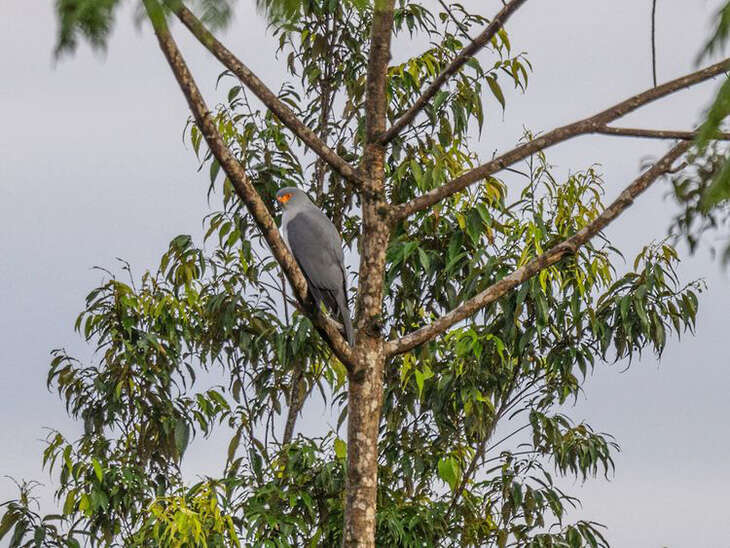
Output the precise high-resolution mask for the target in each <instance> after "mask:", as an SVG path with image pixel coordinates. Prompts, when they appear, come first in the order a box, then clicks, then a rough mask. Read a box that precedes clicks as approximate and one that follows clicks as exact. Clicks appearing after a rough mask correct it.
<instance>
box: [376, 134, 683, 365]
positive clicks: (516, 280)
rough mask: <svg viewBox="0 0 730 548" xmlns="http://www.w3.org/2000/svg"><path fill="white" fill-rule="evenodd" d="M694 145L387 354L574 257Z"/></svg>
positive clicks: (678, 148)
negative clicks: (588, 220)
mask: <svg viewBox="0 0 730 548" xmlns="http://www.w3.org/2000/svg"><path fill="white" fill-rule="evenodd" d="M690 146H691V143H690V142H688V141H682V142H681V143H679V144H677V145H675V146H674V147H673V148H672V149H671V150H670V151H669V152H668V153H667V154H665V155H664V156H663V157H662V158H661V159H659V160H658V161H657V162H656V163H655V164H654V165H653V166H652V167H651V168H649V169H648V170H647V171H646V172H644V173H643V174H642V175H641V176H640V177H639V178H638V179H636V180H635V181H634V182H633V183H631V184H630V185H629V186H627V187H626V188H625V189H624V191H623V192H622V193H621V194H620V195H619V197H618V198H617V199H616V200H615V201H614V202H613V203H611V205H609V206H608V207H607V208H606V209H605V210H604V211H603V213H601V214H600V215H599V216H598V217H596V218H595V219H594V220H593V222H591V223H590V224H588V225H587V226H585V227H584V228H582V229H581V230H579V231H578V232H576V233H575V234H574V235H573V236H571V237H570V238H567V239H565V240H563V241H562V242H560V243H559V244H557V245H555V246H553V247H551V248H550V249H549V250H547V251H546V252H545V253H543V254H542V255H540V256H538V257H535V258H534V259H532V260H531V261H530V262H528V263H527V264H525V265H523V266H522V267H520V268H518V269H517V270H515V271H514V272H512V273H511V274H508V275H507V276H505V277H504V278H502V279H501V280H499V281H498V282H496V283H494V284H492V285H491V286H489V287H488V288H487V289H485V290H484V291H482V292H481V293H479V294H477V295H476V296H474V297H472V298H471V299H469V300H468V301H465V302H464V303H462V304H461V305H460V306H458V307H456V308H455V309H453V310H452V311H451V312H449V313H447V314H446V315H444V316H442V317H441V318H439V319H437V320H435V321H434V322H432V323H431V324H429V325H426V326H424V327H422V328H420V329H418V330H416V331H414V332H413V333H410V334H408V335H406V336H405V337H402V338H400V339H395V340H391V341H389V342H388V343H387V344H386V353H387V354H388V355H389V356H393V355H396V354H402V353H404V352H408V351H409V350H411V349H412V348H415V347H416V346H418V345H420V344H423V343H425V342H427V341H429V340H431V339H433V338H434V337H436V336H437V335H440V334H441V333H443V332H444V331H446V330H447V329H449V328H450V327H452V326H453V325H455V324H457V323H458V322H460V321H462V320H464V319H466V318H468V317H469V316H471V315H473V314H475V313H476V312H478V311H479V310H481V309H482V308H484V307H485V306H487V305H489V304H491V303H493V302H494V301H496V300H497V299H499V298H501V297H503V296H504V295H506V294H507V293H508V292H509V291H510V290H511V289H513V288H515V287H517V286H518V285H520V284H522V283H523V282H525V281H526V280H529V279H530V278H532V277H533V276H535V275H536V274H538V273H539V272H540V271H542V270H544V269H546V268H548V267H549V266H551V265H553V264H555V263H557V262H558V261H559V260H560V259H562V258H563V257H564V256H565V255H567V254H574V253H575V252H576V251H577V250H578V248H579V247H581V246H582V245H584V244H585V243H586V242H588V241H589V240H590V239H591V238H593V237H594V236H595V235H596V234H598V233H599V232H600V231H601V230H603V229H604V228H605V227H606V226H607V225H608V224H609V223H611V222H612V221H613V220H615V219H616V218H617V217H618V216H619V215H620V214H621V213H622V212H623V211H624V210H626V209H627V208H628V207H629V206H631V205H632V204H633V202H634V199H635V198H636V197H637V196H638V195H639V194H641V193H642V192H644V191H645V190H646V189H647V188H648V187H649V186H650V185H651V184H652V183H653V182H654V181H656V179H657V178H658V177H659V176H660V175H663V174H665V173H667V172H668V171H669V170H670V169H671V168H672V164H673V163H674V161H675V160H676V159H677V158H679V157H680V156H682V154H684V153H685V152H686V151H687V150H688V149H689V148H690Z"/></svg>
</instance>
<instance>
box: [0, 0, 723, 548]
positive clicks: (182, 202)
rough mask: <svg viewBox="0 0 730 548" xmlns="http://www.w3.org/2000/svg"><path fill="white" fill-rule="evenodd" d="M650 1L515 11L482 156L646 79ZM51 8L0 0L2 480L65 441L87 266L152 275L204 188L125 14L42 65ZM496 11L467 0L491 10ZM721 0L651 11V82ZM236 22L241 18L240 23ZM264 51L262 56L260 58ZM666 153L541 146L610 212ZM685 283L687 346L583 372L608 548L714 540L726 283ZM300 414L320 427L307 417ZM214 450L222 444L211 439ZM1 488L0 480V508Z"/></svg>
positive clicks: (195, 456)
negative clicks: (654, 58) (52, 372)
mask: <svg viewBox="0 0 730 548" xmlns="http://www.w3.org/2000/svg"><path fill="white" fill-rule="evenodd" d="M650 3H651V2H650V0H612V1H606V0H600V1H599V0H530V1H529V2H528V3H527V5H526V7H524V8H523V9H522V10H521V11H520V12H519V13H518V14H517V15H516V16H515V17H514V19H513V21H512V22H511V24H510V25H509V31H510V33H511V40H512V43H513V45H514V47H515V48H517V49H521V50H525V51H527V53H528V55H529V59H530V60H531V62H532V63H533V65H534V69H535V70H534V73H533V74H531V78H530V86H529V89H528V93H527V95H525V96H521V95H518V94H516V93H510V94H509V95H508V108H507V111H506V112H505V114H504V116H502V113H501V112H500V111H498V110H497V109H494V108H493V109H492V110H491V111H490V112H489V114H488V125H487V131H486V135H485V138H484V141H483V144H482V145H481V150H482V151H483V152H484V154H485V155H487V154H489V153H491V151H493V150H494V149H496V148H498V149H502V150H504V149H505V148H506V147H508V146H511V145H512V144H513V143H514V142H515V140H516V139H517V138H518V137H519V136H520V135H521V133H522V128H523V125H524V126H527V127H529V128H530V129H532V130H534V131H540V130H547V129H550V128H551V127H553V126H555V125H558V124H562V123H566V122H569V121H572V120H574V119H577V118H578V117H582V116H584V115H588V114H591V113H593V112H595V111H597V110H598V109H600V108H603V107H606V106H609V105H611V104H613V103H615V102H616V101H618V100H620V99H622V98H624V97H626V96H628V95H630V94H633V93H636V92H638V91H641V90H643V89H645V88H646V87H648V86H650V85H651V80H650V56H649V41H648V29H649V12H650ZM52 4H53V2H52V1H51V0H44V1H36V2H33V3H31V2H28V1H27V0H0V74H2V75H3V76H2V79H1V80H0V120H2V126H1V127H0V416H1V417H2V418H3V420H2V426H0V448H1V449H0V474H9V475H12V476H14V477H17V478H27V479H31V478H35V479H39V480H41V481H44V482H45V483H46V484H47V489H46V492H48V490H49V489H50V488H51V485H50V481H49V478H48V476H47V475H46V474H43V473H42V472H41V467H40V452H41V450H42V448H43V444H42V443H41V442H40V441H39V439H40V438H42V437H43V435H44V431H43V427H44V426H48V427H53V428H59V429H61V430H62V431H64V432H65V433H67V434H68V435H70V436H73V435H74V434H75V433H76V432H78V431H79V426H78V425H76V424H74V423H72V422H71V421H70V420H69V419H68V418H67V417H66V415H65V412H64V409H63V406H62V404H61V402H60V401H59V400H58V398H57V397H56V396H55V395H54V394H50V393H48V392H47V391H46V389H45V376H46V371H47V368H48V362H49V351H50V349H52V348H56V347H60V346H64V347H66V348H67V349H68V350H69V351H70V352H71V353H73V354H77V355H80V356H82V357H83V356H88V355H89V349H88V348H87V347H86V346H85V345H84V344H82V342H81V341H80V340H79V338H78V337H77V336H76V335H75V334H74V333H73V330H72V325H73V321H74V320H75V317H76V314H77V313H78V312H79V311H80V310H81V308H82V306H83V298H84V296H85V295H86V293H87V292H88V291H89V290H90V289H91V288H92V287H94V286H95V285H96V284H97V283H98V282H99V281H100V279H101V274H100V273H99V272H98V271H94V270H91V267H92V266H94V265H101V266H107V267H112V268H114V267H115V257H123V258H124V259H126V260H128V261H129V262H130V263H131V264H132V265H133V267H134V268H135V269H136V271H137V272H141V271H142V270H144V269H146V268H154V267H155V266H156V264H157V260H158V259H159V255H160V253H161V252H162V251H163V250H164V249H165V248H166V245H167V243H168V242H169V240H170V238H171V237H173V236H175V235H176V234H179V233H192V234H194V235H196V234H199V233H200V220H201V218H202V216H203V215H204V214H205V213H206V211H207V204H206V201H205V191H206V190H207V180H206V176H205V175H200V174H197V173H196V172H195V168H196V167H197V166H196V163H195V161H194V156H193V154H192V153H191V151H189V150H186V149H185V148H184V146H183V144H182V141H181V133H182V129H183V126H184V123H185V120H186V118H187V110H186V106H185V104H184V101H183V99H182V96H181V95H180V93H179V90H178V89H177V87H176V84H175V82H174V80H173V78H172V76H171V74H170V73H169V71H168V69H167V67H166V65H165V64H164V61H163V59H162V57H161V56H160V54H159V52H158V50H157V48H156V44H155V42H154V40H153V37H152V35H151V32H150V30H149V29H147V28H145V29H143V30H142V31H141V32H138V31H137V30H135V28H134V26H133V24H132V20H131V15H123V16H122V17H121V18H120V20H119V21H118V23H117V30H116V32H115V33H114V38H113V40H112V43H111V46H110V50H109V53H108V55H107V56H105V57H103V56H95V55H93V54H91V53H90V52H89V51H88V49H87V48H85V47H82V48H81V50H80V51H79V53H78V54H77V55H76V56H75V57H74V58H73V59H68V60H65V61H62V62H61V63H59V64H58V65H57V66H54V64H53V63H52V59H51V51H52V46H53V40H54V34H55V25H54V21H53V18H52V14H51V5H52ZM497 4H498V3H497V2H495V1H490V2H477V1H476V0H475V1H473V2H471V5H472V6H482V5H486V6H488V7H484V8H480V9H481V10H482V13H484V14H485V15H487V16H489V15H490V14H492V13H494V11H495V7H496V6H497ZM718 4H719V1H718V0H713V1H705V0H659V5H658V12H659V13H658V46H659V48H658V73H659V79H660V80H666V79H669V78H673V77H676V76H678V75H681V74H683V73H685V72H688V71H691V70H692V69H693V67H694V64H693V62H694V58H695V55H696V53H697V51H698V50H699V48H700V45H701V43H702V40H703V38H704V37H705V36H706V35H707V31H708V21H709V18H710V16H711V14H713V13H714V10H715V9H716V7H717V5H718ZM252 5H253V2H251V1H250V0H241V1H240V2H239V16H238V20H237V21H236V23H235V24H234V25H233V26H232V28H231V29H230V30H229V32H228V33H227V36H226V41H227V42H228V43H229V44H230V46H231V47H232V49H233V50H234V51H236V52H238V53H240V55H241V56H242V58H243V59H244V61H245V62H247V63H248V64H249V65H250V66H251V67H252V68H253V69H255V70H257V71H258V72H259V74H260V76H261V77H262V78H263V79H264V80H265V81H266V82H268V83H269V84H270V85H271V86H272V87H278V85H279V83H281V82H282V80H283V78H284V71H283V63H282V62H273V61H272V60H271V57H270V56H269V55H268V51H269V50H268V49H267V48H265V47H263V46H262V44H271V43H272V41H271V39H270V38H267V37H266V35H265V23H264V21H263V20H262V19H261V17H260V16H259V15H258V14H256V13H255V12H254V10H253V9H252V8H249V6H252ZM244 9H245V14H244ZM182 45H183V48H184V51H185V53H186V55H187V56H188V59H189V61H190V64H191V65H192V68H193V70H194V72H195V74H196V76H197V78H198V81H199V83H200V84H201V86H202V87H203V88H204V90H205V91H206V92H207V93H208V95H209V97H213V95H212V93H213V84H214V82H215V78H216V76H217V75H218V73H219V72H220V69H219V67H218V66H217V65H215V63H213V62H211V60H210V59H209V58H207V57H206V56H205V55H204V54H203V53H202V52H201V51H200V50H199V49H198V48H197V47H196V46H195V45H194V44H192V43H191V42H190V41H187V40H182ZM264 52H266V54H264ZM716 85H717V83H710V84H705V85H703V86H700V87H698V88H697V89H694V90H691V91H688V92H682V93H681V94H680V95H678V96H677V97H674V98H671V99H669V100H665V101H662V102H660V103H657V104H654V105H652V106H650V107H648V108H646V109H644V110H642V111H640V112H639V113H637V114H635V115H632V116H631V117H629V118H628V119H627V120H625V123H626V125H637V126H641V125H643V126H647V127H650V126H653V127H662V128H676V129H685V128H689V127H691V126H692V125H693V124H694V123H695V122H696V121H697V120H698V118H699V114H700V112H701V110H702V108H704V107H705V106H706V105H707V103H708V101H709V99H710V97H711V95H712V91H713V89H715V87H716ZM666 148H667V143H658V142H651V141H645V140H634V139H623V138H621V139H619V138H610V137H601V138H594V137H585V138H580V139H577V140H575V141H573V142H571V143H568V144H564V145H560V146H559V147H556V148H555V149H553V150H551V151H550V152H549V158H550V159H551V160H552V162H553V163H554V164H557V166H558V167H559V169H561V170H562V171H563V172H567V171H568V170H570V169H573V170H575V169H579V168H582V167H586V166H587V165H589V164H591V163H593V162H600V163H601V164H602V166H603V168H602V169H603V172H604V174H605V180H606V181H607V189H608V191H607V192H608V196H607V198H608V199H611V198H612V197H614V196H615V195H616V193H617V192H618V190H619V189H620V188H622V187H623V186H624V185H625V184H627V183H628V182H629V181H630V180H632V179H633V178H634V177H635V176H636V175H637V173H638V169H639V164H640V161H641V159H642V158H643V157H646V156H649V155H658V154H660V153H662V152H663V151H665V150H666ZM666 190H667V189H666V187H657V188H654V189H652V190H651V191H650V192H649V193H647V194H646V195H645V196H643V197H642V198H641V199H640V200H639V201H638V203H637V204H636V205H635V206H634V207H633V208H632V209H631V210H630V211H629V212H628V213H627V214H626V215H625V218H624V219H623V220H622V222H620V223H619V224H617V225H615V226H613V227H611V229H610V230H609V235H610V237H612V238H613V239H614V241H615V242H616V243H617V244H618V245H619V247H621V249H622V250H623V251H625V254H626V255H627V256H631V255H633V254H634V253H635V252H636V251H637V250H638V248H639V247H640V246H641V245H643V244H644V243H645V242H647V241H649V240H651V239H660V238H662V237H663V236H664V235H665V232H666V227H667V226H668V224H669V220H670V218H671V216H672V210H671V207H670V205H669V204H668V203H667V202H665V201H664V200H663V195H664V194H665V192H666ZM681 271H682V275H683V277H684V279H686V280H689V279H691V278H695V277H704V278H705V279H706V280H707V282H708V284H709V292H708V293H706V294H704V295H702V296H701V299H700V318H699V322H698V326H697V336H696V337H691V336H686V337H684V338H683V339H682V341H681V342H677V341H676V340H672V341H671V342H670V344H669V347H668V349H667V351H666V353H665V355H664V357H663V359H662V360H661V362H657V360H656V359H654V358H653V356H651V355H646V357H645V358H644V359H643V360H641V362H638V363H634V364H633V366H632V367H631V369H630V370H629V371H627V372H626V373H620V370H621V369H623V367H624V364H617V365H615V366H611V367H603V366H601V367H599V368H598V370H597V371H596V374H595V375H594V377H593V378H592V379H591V380H590V381H589V382H588V383H587V385H586V390H585V392H586V398H584V399H582V400H581V401H580V402H579V404H578V406H577V407H576V409H574V410H573V411H572V412H571V415H572V416H573V417H575V418H576V419H586V420H587V421H588V422H589V423H590V424H592V425H593V426H594V427H595V428H596V429H598V430H600V431H605V432H610V433H612V434H614V435H615V436H616V438H617V441H618V442H619V443H620V444H621V447H622V453H620V454H619V455H618V456H617V458H616V468H617V470H616V475H615V478H614V479H613V480H612V481H611V482H606V481H605V480H601V479H597V480H591V481H588V482H586V483H585V485H581V484H579V483H578V484H573V482H572V481H571V482H568V486H569V487H570V488H571V489H572V490H573V491H574V493H575V494H576V495H578V496H579V497H580V498H582V500H583V502H584V508H583V510H582V511H580V512H579V513H577V514H576V516H578V515H579V516H581V517H586V518H590V519H594V520H596V521H599V522H602V523H604V524H606V525H607V526H608V527H609V529H608V534H607V536H608V538H609V540H611V541H612V543H613V544H614V546H620V547H636V548H639V547H641V548H644V547H661V546H670V547H684V546H687V547H689V546H692V547H717V548H722V547H727V546H730V540H728V539H730V519H728V517H727V510H726V504H725V502H726V499H725V497H724V493H725V490H726V489H728V487H730V470H728V467H727V466H726V460H727V458H726V455H727V454H728V453H729V452H730V436H729V434H730V428H729V427H728V416H729V415H730V403H729V402H728V398H727V386H728V385H730V368H728V365H730V364H728V358H727V356H728V352H727V350H726V347H725V345H724V344H723V343H725V342H726V339H727V325H728V324H727V311H728V310H730V288H729V284H728V281H729V280H728V276H727V274H726V273H724V272H722V271H721V269H720V268H719V266H718V265H717V264H716V263H714V262H713V261H711V260H710V258H709V255H708V253H707V252H706V251H703V252H700V253H699V254H698V255H697V256H695V257H691V258H689V257H688V258H687V259H686V260H685V261H684V263H683V265H682V268H681ZM312 420H313V421H317V420H318V418H317V417H314V418H313V419H312ZM220 445H221V446H222V443H221V444H220ZM211 454H215V450H211V449H210V448H209V447H208V448H206V449H205V450H203V446H202V445H201V444H199V443H197V442H196V445H195V446H194V447H193V448H192V450H191V452H190V453H189V455H188V456H187V457H186V463H185V466H186V469H187V472H188V473H189V474H195V473H199V472H201V471H203V470H207V469H208V466H209V462H207V461H208V460H209V456H210V455H211ZM13 495H14V488H13V486H12V484H11V483H10V482H9V481H7V480H4V479H0V500H5V499H7V498H9V497H10V496H13Z"/></svg>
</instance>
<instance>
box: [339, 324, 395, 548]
mask: <svg viewBox="0 0 730 548" xmlns="http://www.w3.org/2000/svg"><path fill="white" fill-rule="evenodd" d="M360 345H361V346H360V348H361V354H360V356H359V358H360V359H361V360H362V362H361V363H363V364H364V365H365V366H364V367H362V368H361V369H359V371H358V374H355V375H353V376H352V377H351V378H350V382H349V389H348V396H349V397H348V407H347V414H348V416H347V439H348V444H347V488H346V491H347V502H346V509H345V530H344V535H343V539H342V546H343V547H346V548H374V547H375V511H376V507H377V504H376V497H377V486H378V426H379V423H380V410H381V407H382V401H383V365H384V363H385V354H384V352H383V341H382V339H379V338H371V337H368V338H367V340H362V341H361V342H360Z"/></svg>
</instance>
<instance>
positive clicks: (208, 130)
mask: <svg viewBox="0 0 730 548" xmlns="http://www.w3.org/2000/svg"><path fill="white" fill-rule="evenodd" d="M144 5H145V8H146V10H147V13H148V15H149V17H150V20H151V21H152V24H153V27H154V29H155V34H156V35H157V39H158V42H159V45H160V49H161V50H162V52H163V53H164V55H165V58H166V59H167V62H168V64H169V65H170V68H171V69H172V72H173V74H174V75H175V79H176V80H177V82H178V84H179V85H180V89H181V90H182V92H183V95H184V96H185V99H186V100H187V102H188V105H189V107H190V110H191V112H192V113H193V116H194V117H195V121H196V123H197V124H198V127H199V128H200V131H201V132H202V134H203V136H204V138H205V141H206V143H207V144H208V146H209V147H210V150H211V152H212V153H213V155H214V156H215V157H216V159H217V160H218V162H220V164H221V166H222V167H223V169H224V171H225V172H226V175H228V178H229V179H230V181H231V183H232V184H233V187H234V188H235V190H236V193H237V194H238V196H239V197H240V198H241V200H242V201H243V202H244V203H245V204H246V207H247V208H248V211H249V212H250V213H251V215H252V216H253V217H254V220H255V221H256V225H257V226H258V227H259V230H261V233H262V235H263V236H264V238H265V239H266V241H267V243H268V244H269V246H270V247H271V251H272V253H273V254H274V257H275V258H276V260H277V262H278V263H279V265H280V266H281V268H282V270H283V271H284V274H286V277H287V279H288V280H289V283H290V284H291V286H292V288H293V289H294V293H295V294H296V297H297V299H298V300H300V301H301V302H303V303H308V302H309V299H308V295H307V282H306V280H305V279H304V275H303V274H302V272H301V270H300V269H299V266H298V265H297V264H296V261H295V260H294V258H293V257H292V255H291V253H289V250H288V249H287V247H286V245H285V244H284V242H283V240H282V239H281V236H280V235H279V230H278V228H277V226H276V224H275V223H274V219H273V218H272V217H271V215H270V213H269V210H268V209H267V208H266V205H265V204H264V202H263V200H261V197H260V196H259V195H258V193H257V192H256V190H255V189H254V187H253V185H252V184H251V181H250V179H249V178H248V175H246V172H245V171H244V169H243V167H242V166H241V164H240V163H239V162H238V160H237V159H236V158H235V157H234V156H233V154H231V151H230V150H229V149H228V147H227V146H226V144H225V142H224V141H223V138H222V137H221V135H220V133H218V129H217V128H216V124H215V122H214V120H213V117H212V115H211V113H210V110H209V109H208V106H207V105H206V104H205V100H204V99H203V96H202V95H201V93H200V90H199V89H198V86H197V84H196V83H195V80H194V79H193V76H192V74H191V73H190V69H189V68H188V66H187V64H186V63H185V59H183V57H182V54H181V53H180V50H179V49H178V47H177V44H176V43H175V40H174V39H173V37H172V35H171V34H170V31H169V29H168V27H167V23H166V21H165V19H164V16H163V15H162V12H161V8H160V5H159V3H158V1H157V0H144ZM310 310H314V312H313V314H309V316H310V317H312V320H313V322H314V324H315V326H316V327H317V328H318V330H319V331H320V333H322V335H323V337H324V338H325V340H327V342H328V343H329V345H330V347H331V348H332V350H333V351H334V353H335V354H336V355H337V357H338V358H339V359H340V361H342V363H343V364H344V365H345V366H346V367H348V368H351V367H352V366H353V363H354V359H353V355H352V350H351V349H350V347H349V346H348V345H347V343H346V342H345V340H344V338H343V337H342V335H341V334H340V332H339V331H338V330H337V328H336V327H335V325H334V324H333V323H332V322H331V320H330V319H329V318H328V317H327V316H326V315H325V314H324V313H323V312H322V310H321V309H319V308H317V307H311V308H310Z"/></svg>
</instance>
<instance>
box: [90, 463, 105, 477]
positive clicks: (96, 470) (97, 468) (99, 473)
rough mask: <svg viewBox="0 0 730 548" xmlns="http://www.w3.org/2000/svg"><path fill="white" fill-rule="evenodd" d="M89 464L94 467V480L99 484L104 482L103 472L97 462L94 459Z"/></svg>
mask: <svg viewBox="0 0 730 548" xmlns="http://www.w3.org/2000/svg"><path fill="white" fill-rule="evenodd" d="M91 464H92V465H93V466H94V473H95V474H96V478H97V479H98V480H99V482H100V483H101V482H102V481H104V471H103V470H102V468H101V464H99V461H98V460H96V459H91Z"/></svg>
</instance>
